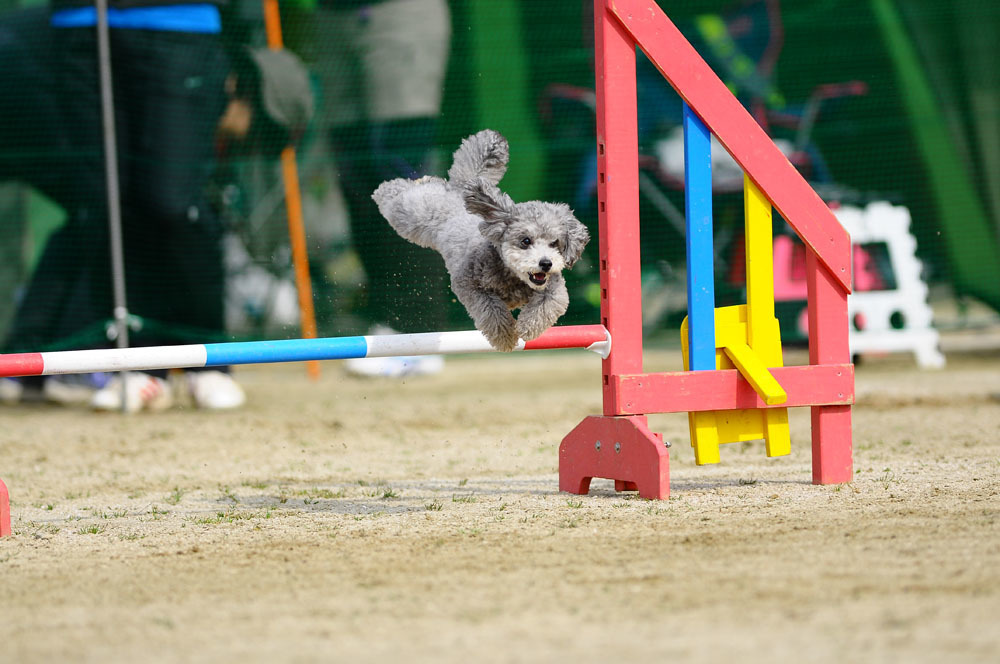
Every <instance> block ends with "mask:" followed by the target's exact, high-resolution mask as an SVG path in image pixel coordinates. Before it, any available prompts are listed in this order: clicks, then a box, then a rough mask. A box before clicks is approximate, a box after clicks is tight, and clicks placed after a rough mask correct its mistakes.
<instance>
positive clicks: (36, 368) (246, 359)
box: [0, 325, 611, 377]
mask: <svg viewBox="0 0 1000 664" xmlns="http://www.w3.org/2000/svg"><path fill="white" fill-rule="evenodd" d="M556 348H584V349H587V350H589V351H592V352H594V353H597V354H598V355H600V356H601V357H602V358H607V357H608V354H609V353H610V352H611V335H610V334H609V333H608V331H607V330H606V329H605V328H604V326H603V325H566V326H562V327H553V328H549V329H548V330H547V331H546V332H545V333H544V334H543V335H542V336H540V337H538V338H537V339H534V340H532V341H528V342H525V341H524V340H520V341H519V342H518V344H517V347H516V348H515V350H551V349H556ZM488 352H496V351H495V350H494V348H493V347H492V346H490V344H489V342H488V341H486V338H485V337H484V336H483V335H482V334H481V333H480V332H479V331H478V330H468V331H461V332H425V333H422V334H387V335H368V336H358V337H327V338H320V339H283V340H278V341H242V342H230V343H217V344H190V345H183V346H147V347H139V348H110V349H97V350H66V351H54V352H50V353H11V354H7V355H0V377H12V376H48V375H54V374H71V373H90V372H97V371H149V370H153V369H184V368H191V367H217V366H227V365H234V364H265V363H269V362H309V361H313V360H347V359H352V358H366V357H400V356H408V355H456V354H460V353H488Z"/></svg>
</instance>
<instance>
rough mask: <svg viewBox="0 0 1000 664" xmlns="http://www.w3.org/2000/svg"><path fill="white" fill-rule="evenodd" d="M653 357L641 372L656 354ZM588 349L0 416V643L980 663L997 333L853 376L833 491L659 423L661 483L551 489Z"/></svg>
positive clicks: (253, 652)
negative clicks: (629, 488) (161, 403)
mask: <svg viewBox="0 0 1000 664" xmlns="http://www.w3.org/2000/svg"><path fill="white" fill-rule="evenodd" d="M677 365H678V360H677V358H676V353H666V352H661V353H652V354H650V355H649V356H648V358H647V369H648V370H665V369H672V368H676V367H677ZM599 375H600V374H599V359H598V358H597V357H595V356H591V355H589V354H586V353H582V352H576V351H568V352H562V353H536V354H527V353H526V354H520V355H517V356H514V357H505V358H502V357H493V356H482V357H465V358H451V359H449V361H448V364H447V366H446V370H445V372H444V373H443V374H441V375H439V376H434V377H428V378H420V379H411V380H406V381H390V380H362V379H357V378H351V377H348V376H346V375H345V374H344V373H343V372H342V370H341V367H340V365H338V364H336V363H330V364H326V365H324V370H323V375H322V378H321V379H320V380H319V381H318V382H315V383H313V382H310V381H308V380H307V379H306V378H305V374H304V369H303V367H302V366H301V365H282V366H266V367H256V368H241V369H240V370H239V371H238V376H239V378H240V380H241V382H243V383H244V385H245V386H246V388H247V390H248V393H249V395H250V402H251V405H250V406H249V407H248V408H246V409H244V410H242V411H240V412H236V413H225V414H219V413H203V412H198V411H195V410H192V409H190V408H186V409H185V408H182V409H175V410H173V411H170V412H167V413H161V414H155V415H141V416H132V417H124V416H121V415H118V414H112V415H97V414H92V413H89V412H87V411H85V410H83V409H66V408H55V407H50V406H44V405H22V406H20V407H16V408H10V407H8V408H4V409H2V410H0V418H2V423H3V426H2V430H0V476H2V477H3V479H4V480H5V481H6V482H7V484H8V486H9V487H10V490H11V495H12V500H13V511H14V518H13V527H14V536H13V537H10V538H6V539H5V540H2V541H0V616H2V618H0V661H3V662H53V661H60V662H62V661H87V662H108V661H151V662H173V661H184V662H203V661H204V662H209V661H211V662H217V661H241V662H258V661H259V662H264V661H268V662H271V661H275V660H277V661H292V662H298V661H317V660H322V661H435V662H451V661H456V662H458V661H462V662H466V661H477V662H479V661H483V662H531V661H538V662H543V661H544V662H551V661H576V662H598V661H600V662H608V661H623V662H647V661H658V662H662V661H668V660H667V659H666V658H673V659H674V660H680V661H726V660H730V661H742V662H745V661H810V662H838V663H842V662H849V661H877V662H941V661H948V662H956V661H960V662H995V661H998V659H1000V523H998V514H1000V496H998V492H1000V433H998V430H1000V401H997V400H996V399H995V398H993V397H992V396H991V395H993V394H994V393H998V392H1000V352H997V351H989V350H982V349H980V350H975V351H966V352H961V353H952V354H950V355H949V365H948V368H947V369H946V370H944V371H936V372H922V371H919V370H917V369H916V368H915V367H914V366H913V362H912V360H911V359H910V358H909V357H907V356H896V357H892V358H882V359H876V360H873V361H867V362H865V363H863V364H862V365H860V366H859V367H858V376H857V384H858V404H857V407H856V409H855V416H854V435H855V470H856V476H855V481H854V482H852V483H850V484H847V485H841V486H812V485H811V484H810V483H809V480H810V453H809V434H808V420H809V417H808V412H807V411H806V410H802V409H798V410H795V411H792V413H791V422H792V436H793V451H792V454H791V456H789V457H784V458H778V459H767V458H766V457H765V456H764V452H763V445H762V444H761V443H744V444H740V445H728V446H726V447H724V449H723V451H722V463H721V464H719V465H717V466H705V467H697V466H695V465H694V462H693V455H692V452H691V449H690V446H689V444H688V439H687V433H686V418H685V416H683V415H660V416H651V417H650V422H651V424H652V426H653V428H654V430H657V431H662V432H663V433H664V434H665V437H666V438H667V439H668V440H672V441H674V445H673V447H672V450H671V463H672V490H673V494H672V497H671V499H670V500H669V501H644V500H640V499H637V498H636V496H635V495H634V494H630V493H625V494H616V493H615V492H614V490H613V485H612V484H611V483H609V482H604V481H596V480H595V482H594V485H593V487H592V492H591V494H590V495H589V496H572V495H569V494H563V493H559V492H558V490H557V489H558V481H557V474H556V471H557V448H558V445H559V441H560V439H561V438H562V436H563V435H565V434H566V433H567V432H569V431H570V429H572V427H573V426H575V425H576V424H577V423H578V422H579V421H580V420H581V419H582V418H583V417H584V416H586V415H589V414H596V413H599V412H600V402H599V399H600V396H599V388H598V384H599V381H600V378H599Z"/></svg>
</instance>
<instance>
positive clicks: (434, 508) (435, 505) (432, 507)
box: [424, 500, 444, 512]
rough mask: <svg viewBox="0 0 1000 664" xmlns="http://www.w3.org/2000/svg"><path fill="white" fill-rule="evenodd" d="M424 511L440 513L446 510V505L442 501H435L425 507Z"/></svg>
mask: <svg viewBox="0 0 1000 664" xmlns="http://www.w3.org/2000/svg"><path fill="white" fill-rule="evenodd" d="M424 509H425V510H427V511H428V512H440V511H441V510H443V509H444V504H442V503H441V501H440V500H434V501H432V502H430V503H427V504H426V505H424Z"/></svg>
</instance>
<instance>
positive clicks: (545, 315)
mask: <svg viewBox="0 0 1000 664" xmlns="http://www.w3.org/2000/svg"><path fill="white" fill-rule="evenodd" d="M508 157H509V153H508V147H507V140H506V139H505V138H504V137H503V136H501V135H500V134H498V133H497V132H495V131H491V130H489V129H484V130H483V131H481V132H479V133H478V134H474V135H473V136H470V137H468V138H466V139H465V140H464V141H462V145H461V147H459V148H458V150H456V151H455V155H454V161H453V163H452V166H451V169H449V170H448V179H447V180H442V179H441V178H437V177H429V176H428V177H422V178H420V179H419V180H406V179H402V178H398V179H395V180H390V181H388V182H383V183H382V184H381V185H379V187H378V189H376V190H375V193H374V194H372V198H374V199H375V202H376V203H377V204H378V208H379V210H380V211H381V212H382V215H383V216H385V218H386V219H388V220H389V223H390V224H391V225H392V227H393V228H394V229H396V232H397V233H399V234H400V235H401V236H402V237H404V238H406V239H407V240H409V241H410V242H413V243H414V244H418V245H420V246H421V247H428V248H430V249H434V250H436V251H437V252H438V253H440V254H441V256H442V257H444V262H445V265H446V266H447V268H448V273H449V274H450V275H451V289H452V290H453V291H454V292H455V295H457V296H458V300H459V302H461V303H462V304H463V305H465V308H466V310H467V311H468V312H469V315H470V316H472V320H473V321H475V324H476V328H477V329H478V330H479V331H480V332H482V333H483V335H484V336H485V337H486V339H487V340H489V342H490V344H491V345H492V346H493V347H494V348H496V349H497V350H502V351H510V350H513V349H514V348H515V347H516V346H517V342H518V337H520V338H521V339H524V340H525V341H530V340H531V339H535V338H537V337H538V336H539V335H541V334H542V332H544V331H545V330H547V329H548V328H549V327H551V326H552V324H553V323H555V322H556V320H558V319H559V317H560V316H562V315H563V314H564V313H566V308H567V307H568V306H569V294H568V293H567V292H566V282H565V281H564V279H563V277H562V274H561V271H562V270H563V269H564V268H569V267H572V265H573V263H575V262H576V261H577V259H579V258H580V254H581V253H583V248H584V246H586V244H587V241H588V240H589V239H590V237H589V235H588V234H587V229H586V227H584V225H583V224H581V223H580V222H579V221H577V219H576V217H574V216H573V211H572V210H570V209H569V207H568V206H567V205H564V204H562V203H543V202H541V201H528V202H526V203H514V201H512V200H511V198H510V196H508V195H507V194H505V193H503V192H502V191H500V189H499V188H498V187H497V184H498V183H499V182H500V178H502V177H503V174H504V172H506V170H507V161H508ZM512 309H520V313H519V314H518V316H517V320H516V321H515V320H514V316H512V315H511V310H512Z"/></svg>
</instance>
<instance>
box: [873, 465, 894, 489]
mask: <svg viewBox="0 0 1000 664" xmlns="http://www.w3.org/2000/svg"><path fill="white" fill-rule="evenodd" d="M877 481H878V483H879V484H881V485H882V488H883V489H885V490H886V491H888V490H889V486H890V485H892V483H893V482H899V477H898V476H897V475H896V474H895V473H893V472H892V470H891V469H889V468H885V469H883V470H882V474H881V475H880V476H879V477H878V480H877Z"/></svg>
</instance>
